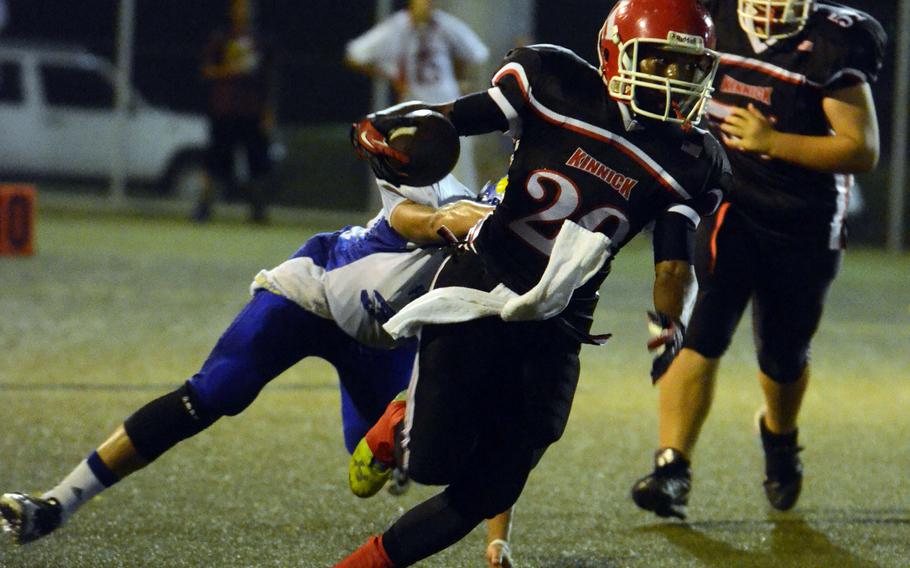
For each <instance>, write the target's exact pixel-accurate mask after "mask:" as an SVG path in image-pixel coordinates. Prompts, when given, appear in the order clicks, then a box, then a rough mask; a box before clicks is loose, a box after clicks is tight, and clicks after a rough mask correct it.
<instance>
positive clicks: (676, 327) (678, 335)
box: [648, 312, 686, 384]
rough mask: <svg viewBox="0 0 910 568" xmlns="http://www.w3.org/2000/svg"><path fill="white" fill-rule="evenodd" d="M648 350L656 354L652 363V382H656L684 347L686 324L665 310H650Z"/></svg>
mask: <svg viewBox="0 0 910 568" xmlns="http://www.w3.org/2000/svg"><path fill="white" fill-rule="evenodd" d="M648 333H650V335H651V338H650V339H649V340H648V351H649V352H650V353H652V354H653V355H654V361H653V362H652V363H651V383H652V384H653V383H656V382H657V381H658V379H660V378H661V377H662V376H663V374H664V373H666V372H667V368H669V367H670V363H672V362H673V359H674V358H675V357H676V354H677V353H679V350H680V349H681V348H682V344H683V336H684V335H685V333H686V326H685V325H683V323H682V322H681V321H679V320H678V319H676V318H674V317H672V316H668V315H667V314H665V313H663V312H648Z"/></svg>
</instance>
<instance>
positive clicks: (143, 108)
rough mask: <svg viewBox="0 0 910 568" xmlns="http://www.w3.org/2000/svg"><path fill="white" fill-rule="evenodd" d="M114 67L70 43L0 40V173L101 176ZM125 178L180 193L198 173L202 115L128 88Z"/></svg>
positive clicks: (111, 123)
mask: <svg viewBox="0 0 910 568" xmlns="http://www.w3.org/2000/svg"><path fill="white" fill-rule="evenodd" d="M114 98H115V95H114V67H113V66H112V65H111V63H110V62H108V61H107V60H105V59H102V58H100V57H97V56H95V55H92V54H90V53H89V52H87V51H85V50H81V49H76V48H67V47H61V46H53V45H49V44H33V43H10V42H0V177H3V176H5V177H13V178H17V179H23V178H29V177H37V178H66V179H82V180H86V179H103V178H106V177H107V176H108V175H109V174H110V171H111V159H112V156H114V152H113V148H114V144H115V143H116V140H115V125H116V120H115V109H114ZM128 112H129V115H128V116H129V118H128V120H127V121H126V125H127V126H126V129H127V133H126V134H125V138H126V140H127V141H128V142H127V151H126V152H125V154H126V156H127V166H126V171H127V177H128V178H129V179H130V181H132V182H140V183H149V184H156V185H158V186H159V187H161V188H162V189H164V190H166V191H174V192H176V193H181V192H183V191H184V190H183V189H182V188H181V185H182V184H189V185H190V186H194V185H195V184H197V183H198V179H199V176H200V175H202V168H203V166H204V163H203V156H204V149H205V146H206V144H207V140H208V130H207V128H208V127H207V123H206V120H205V118H204V117H203V116H202V115H191V114H182V113H177V112H174V111H171V110H167V109H163V108H156V107H153V106H151V105H149V104H148V103H146V102H144V101H143V100H142V98H141V97H140V96H139V94H138V93H136V92H135V91H134V92H132V93H131V100H130V103H129V111H128Z"/></svg>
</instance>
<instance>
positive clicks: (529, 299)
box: [383, 220, 610, 339]
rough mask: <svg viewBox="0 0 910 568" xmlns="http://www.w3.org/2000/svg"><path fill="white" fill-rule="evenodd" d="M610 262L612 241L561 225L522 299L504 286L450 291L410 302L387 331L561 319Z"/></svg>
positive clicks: (396, 334) (407, 334)
mask: <svg viewBox="0 0 910 568" xmlns="http://www.w3.org/2000/svg"><path fill="white" fill-rule="evenodd" d="M609 257H610V239H609V237H607V236H606V235H604V234H602V233H594V232H592V231H588V230H587V229H583V228H582V227H580V226H579V225H577V224H575V223H573V222H572V221H568V220H566V221H565V222H563V225H562V228H561V229H560V231H559V235H557V237H556V241H555V242H554V243H553V250H552V251H551V252H550V259H549V261H548V262H547V267H546V269H545V270H544V272H543V274H542V275H541V277H540V281H539V282H538V283H537V284H536V285H535V286H534V287H533V288H531V289H530V290H528V292H527V293H525V294H522V295H520V296H519V295H518V294H516V293H515V292H514V291H512V290H510V289H509V288H508V287H506V286H505V285H503V284H500V285H499V286H497V287H496V288H494V289H493V290H492V291H490V292H484V291H481V290H475V289H473V288H465V287H461V286H452V287H448V288H437V289H436V290H433V291H432V292H429V293H428V294H426V295H424V296H423V297H421V298H418V299H417V300H415V301H413V302H411V303H410V304H408V305H407V306H405V307H404V308H403V309H402V310H401V311H399V312H398V313H397V314H396V315H395V316H394V317H392V318H391V319H390V320H389V321H388V322H386V324H385V325H384V326H383V327H384V328H385V330H386V331H387V332H388V333H389V334H390V335H391V336H392V337H394V338H396V339H397V338H399V337H412V336H415V335H417V333H418V332H419V331H420V327H421V326H423V325H425V324H446V323H459V322H465V321H470V320H474V319H478V318H482V317H489V316H494V315H498V316H499V317H501V318H502V319H503V320H504V321H526V320H544V319H549V318H551V317H553V316H556V315H558V314H559V313H561V312H562V311H563V310H564V309H566V306H568V305H569V300H570V299H571V298H572V293H573V292H574V291H575V290H576V289H577V288H578V287H580V286H582V285H583V284H584V283H585V282H587V281H588V280H590V279H591V277H592V276H594V275H595V274H596V273H597V271H598V270H600V268H601V267H602V266H603V264H604V263H605V262H606V261H607V259H608V258H609Z"/></svg>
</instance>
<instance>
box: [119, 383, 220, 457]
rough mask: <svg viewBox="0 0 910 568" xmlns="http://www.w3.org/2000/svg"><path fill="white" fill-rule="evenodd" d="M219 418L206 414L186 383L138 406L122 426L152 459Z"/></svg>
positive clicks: (142, 453) (134, 444)
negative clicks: (140, 406)
mask: <svg viewBox="0 0 910 568" xmlns="http://www.w3.org/2000/svg"><path fill="white" fill-rule="evenodd" d="M217 418H218V417H214V418H212V417H209V416H204V415H203V414H202V413H201V412H200V410H199V406H198V404H197V402H196V397H195V395H194V394H193V391H192V390H191V389H190V388H189V387H188V386H187V384H183V385H182V386H181V387H180V388H178V389H177V390H175V391H173V392H170V393H168V394H166V395H164V396H162V397H160V398H156V399H155V400H153V401H151V402H150V403H148V404H146V405H145V406H143V407H142V408H140V409H139V410H137V411H136V412H135V413H134V414H133V415H132V416H130V417H129V418H127V419H126V421H125V422H124V423H123V427H124V429H125V430H126V433H127V435H128V436H129V437H130V440H131V441H132V442H133V446H134V447H135V448H136V451H137V452H138V453H139V455H140V456H142V457H143V458H144V459H145V460H146V461H148V462H152V461H154V460H155V459H157V458H158V456H160V455H161V454H163V453H164V452H166V451H167V450H169V449H171V448H172V447H174V446H175V445H177V443H179V442H181V441H183V440H185V439H187V438H189V437H191V436H195V435H196V434H198V433H199V432H202V431H203V430H205V429H206V428H208V427H209V426H211V425H212V423H214V422H215V420H217Z"/></svg>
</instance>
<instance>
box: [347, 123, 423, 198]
mask: <svg viewBox="0 0 910 568" xmlns="http://www.w3.org/2000/svg"><path fill="white" fill-rule="evenodd" d="M406 126H414V119H413V118H411V117H408V116H406V115H390V114H380V113H372V114H369V115H367V116H366V118H364V119H363V120H361V121H360V122H355V123H354V124H352V125H351V144H352V145H353V146H354V151H355V152H357V155H358V156H360V157H361V158H362V159H365V160H367V161H369V163H370V168H371V169H372V170H373V173H374V174H376V177H378V178H379V179H382V180H385V181H387V182H389V183H391V184H394V185H401V184H402V183H405V182H406V181H407V180H406V178H407V174H404V173H402V172H401V170H400V168H401V166H403V165H406V164H408V163H409V162H410V158H409V157H408V156H407V155H406V154H405V153H403V152H401V151H400V150H396V149H395V148H392V147H391V146H390V145H389V141H388V140H387V139H386V136H388V134H389V132H391V131H392V130H395V129H396V128H402V127H406Z"/></svg>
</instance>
